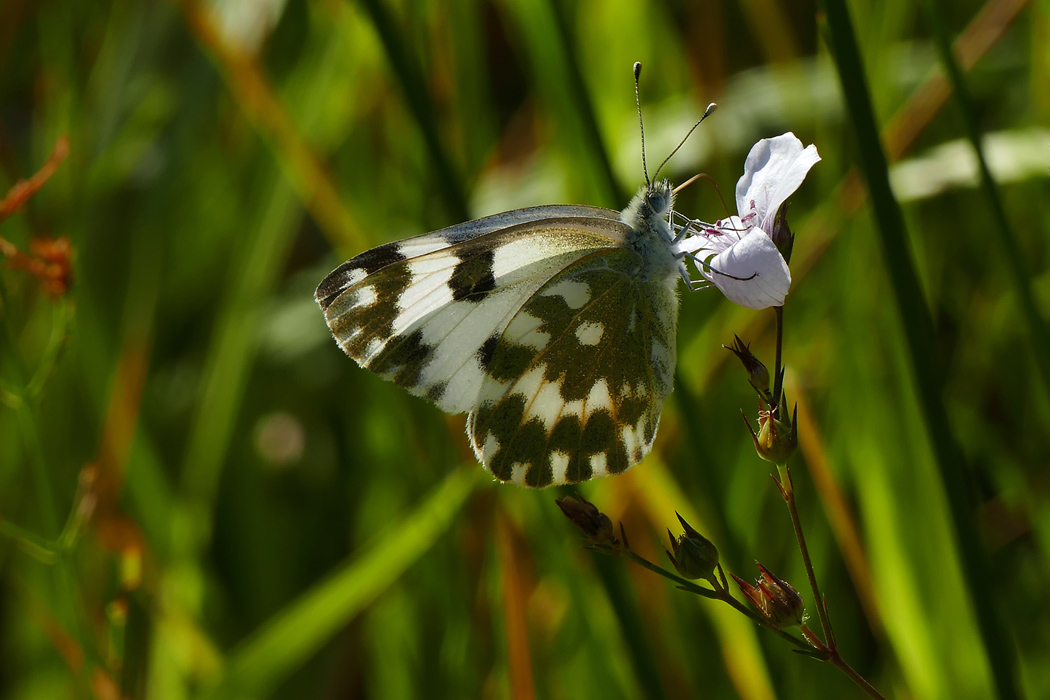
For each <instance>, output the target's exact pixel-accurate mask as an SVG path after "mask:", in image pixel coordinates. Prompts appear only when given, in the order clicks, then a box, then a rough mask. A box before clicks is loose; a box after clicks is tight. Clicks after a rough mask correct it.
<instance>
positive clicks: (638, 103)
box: [634, 61, 652, 186]
mask: <svg viewBox="0 0 1050 700" xmlns="http://www.w3.org/2000/svg"><path fill="white" fill-rule="evenodd" d="M641 77H642V63H641V61H635V62H634V105H635V107H637V108H638V131H640V132H642V173H643V174H644V175H645V184H646V185H647V186H648V185H651V184H652V183H651V182H649V170H648V169H647V168H646V167H645V126H643V125H642V100H641V98H640V97H638V79H639V78H641Z"/></svg>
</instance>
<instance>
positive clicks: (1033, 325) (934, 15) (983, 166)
mask: <svg viewBox="0 0 1050 700" xmlns="http://www.w3.org/2000/svg"><path fill="white" fill-rule="evenodd" d="M921 4H922V7H923V10H924V11H925V12H926V18H927V20H928V22H929V24H930V29H931V30H932V31H933V38H934V43H935V44H936V46H937V52H938V54H939V55H940V59H941V65H942V66H944V70H945V72H946V73H947V74H948V81H949V82H950V83H951V84H952V93H953V95H954V97H955V103H956V105H958V107H959V113H960V114H961V115H962V119H963V124H964V125H965V126H966V136H967V138H968V139H969V140H970V143H971V144H972V145H973V150H974V154H975V155H976V156H977V165H978V170H979V172H980V175H981V191H982V193H983V194H984V196H985V199H987V200H988V206H989V207H991V210H992V214H993V217H994V219H995V223H996V224H997V225H996V226H995V227H993V231H994V234H995V235H998V237H999V238H998V244H999V245H998V246H993V247H998V248H1000V249H1001V250H1002V254H1003V255H1004V256H1005V257H1006V262H1007V264H1008V265H1009V268H1010V280H1011V282H1013V285H1014V291H1015V292H1016V293H1017V297H1018V299H1020V302H1021V312H1022V313H1023V314H1024V317H1025V320H1026V321H1027V322H1028V329H1029V333H1030V334H1031V340H1032V350H1033V352H1034V353H1035V360H1036V366H1037V367H1038V368H1039V378H1040V379H1041V380H1042V381H1043V390H1044V391H1045V392H1047V395H1050V332H1048V331H1047V327H1046V321H1045V320H1044V319H1043V317H1042V315H1041V314H1040V312H1039V308H1038V306H1037V305H1036V301H1035V295H1034V294H1033V293H1032V283H1031V278H1030V274H1029V272H1028V270H1027V266H1026V265H1025V262H1024V259H1023V257H1022V253H1021V248H1020V246H1019V245H1018V243H1017V238H1016V236H1014V233H1013V230H1012V229H1011V228H1010V221H1009V219H1008V218H1007V215H1006V207H1004V206H1003V200H1002V197H1000V196H999V189H998V187H997V186H996V184H995V180H994V179H993V178H992V172H991V170H989V168H988V161H987V159H986V158H985V156H984V149H983V148H982V146H981V131H980V128H979V127H978V126H977V116H976V114H974V109H973V104H972V101H971V100H970V90H969V87H968V86H967V84H966V78H965V77H964V76H963V72H962V68H961V67H960V66H959V62H958V61H957V60H956V58H955V52H954V51H952V46H951V40H950V39H949V38H948V32H947V30H946V29H945V27H944V22H943V21H942V20H941V16H940V13H939V12H938V10H937V5H936V4H935V3H934V2H933V0H922V3H921Z"/></svg>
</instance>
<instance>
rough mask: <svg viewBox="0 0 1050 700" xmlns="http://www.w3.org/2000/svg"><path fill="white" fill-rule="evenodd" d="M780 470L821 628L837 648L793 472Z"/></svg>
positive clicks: (786, 469)
mask: <svg viewBox="0 0 1050 700" xmlns="http://www.w3.org/2000/svg"><path fill="white" fill-rule="evenodd" d="M777 469H778V470H779V471H780V486H781V493H782V494H783V496H784V502H785V503H787V507H788V512H789V513H790V514H791V526H792V527H794V528H795V539H796V540H798V549H799V551H800V552H801V553H802V563H803V564H804V565H805V567H806V576H807V577H808V578H809V587H810V590H812V591H813V604H814V605H815V606H816V608H817V616H818V617H819V618H820V628H821V630H822V631H823V632H824V641H825V642H827V645H828V647H829V648H830V649H832V650H834V649H835V635H834V632H833V631H832V629H831V620H830V619H829V618H828V612H827V610H825V608H824V598H823V597H822V596H821V595H820V587H819V586H818V585H817V575H816V574H815V573H814V571H813V561H812V560H811V559H810V558H809V547H807V546H806V536H805V535H804V534H803V533H802V521H801V520H800V519H799V517H798V508H797V506H796V505H795V488H794V485H793V484H792V483H791V472H790V471H789V470H788V468H787V466H781V465H779V464H778V465H777Z"/></svg>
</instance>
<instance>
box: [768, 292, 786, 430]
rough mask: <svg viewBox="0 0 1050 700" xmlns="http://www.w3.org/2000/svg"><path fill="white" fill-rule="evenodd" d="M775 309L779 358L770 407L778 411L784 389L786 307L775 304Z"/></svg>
mask: <svg viewBox="0 0 1050 700" xmlns="http://www.w3.org/2000/svg"><path fill="white" fill-rule="evenodd" d="M773 311H774V313H776V315H777V359H776V366H775V367H774V369H775V370H776V371H775V372H774V374H773V405H772V406H770V407H769V410H770V411H776V410H777V408H779V407H780V394H781V392H782V391H784V372H783V370H782V369H781V359H782V357H783V349H784V307H783V306H774V307H773Z"/></svg>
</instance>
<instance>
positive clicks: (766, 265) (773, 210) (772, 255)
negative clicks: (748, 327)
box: [677, 132, 820, 309]
mask: <svg viewBox="0 0 1050 700" xmlns="http://www.w3.org/2000/svg"><path fill="white" fill-rule="evenodd" d="M819 160H820V156H819V155H817V147H816V146H814V145H812V144H811V145H809V146H806V147H805V148H803V147H802V142H801V141H799V140H798V138H797V137H796V136H795V135H794V134H792V133H791V132H788V133H786V134H781V135H780V136H777V137H775V138H771V139H762V140H761V141H759V142H758V143H756V144H755V145H754V146H753V147H752V148H751V152H750V153H748V154H747V160H746V161H744V175H743V177H741V178H740V180H739V181H738V182H737V183H736V207H737V212H738V213H739V216H732V217H730V218H728V219H724V220H722V221H716V222H715V223H714V224H702V223H700V222H696V221H694V222H690V224H689V226H690V227H691V228H692V229H693V231H698V233H696V234H695V235H691V236H689V237H687V238H685V239H683V240H681V241H680V242H679V243H678V246H677V251H678V252H679V253H683V254H684V253H693V254H694V255H695V257H694V258H693V259H694V262H695V261H696V260H697V259H699V260H702V261H703V263H705V264H700V263H697V269H698V270H699V271H700V273H701V274H702V275H703V276H704V277H706V278H707V280H708V281H709V282H711V284H713V285H715V286H716V287H718V288H719V289H720V290H721V291H722V293H723V294H725V295H726V298H727V299H729V300H730V301H732V302H735V303H737V304H740V305H741V306H746V307H748V308H751V309H765V308H768V307H770V306H782V305H783V304H784V297H786V296H787V293H788V289H789V288H790V287H791V271H790V270H789V269H788V266H787V262H785V260H784V258H783V256H782V255H781V254H780V251H779V250H777V247H776V246H775V245H774V244H773V240H772V238H771V237H772V235H773V232H774V231H773V224H774V221H775V220H776V216H777V212H778V211H780V208H781V207H782V206H783V205H784V203H785V202H786V201H787V198H788V197H790V196H791V195H792V194H794V192H795V190H797V189H798V188H799V185H801V184H802V181H803V180H805V179H806V174H807V173H808V172H809V169H810V168H812V167H813V165H814V164H815V163H817V161H819Z"/></svg>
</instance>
